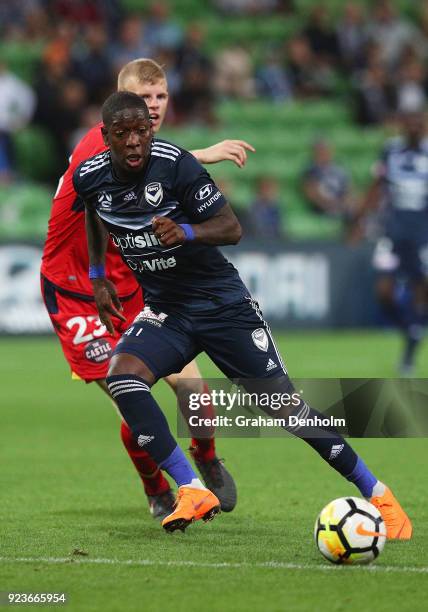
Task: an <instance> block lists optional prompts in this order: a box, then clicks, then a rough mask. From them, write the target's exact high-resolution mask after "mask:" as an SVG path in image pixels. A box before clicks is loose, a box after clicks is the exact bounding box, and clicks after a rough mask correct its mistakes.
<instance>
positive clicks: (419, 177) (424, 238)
mask: <svg viewBox="0 0 428 612" xmlns="http://www.w3.org/2000/svg"><path fill="white" fill-rule="evenodd" d="M401 124H402V131H403V135H402V137H401V138H397V139H394V140H392V141H390V142H389V143H387V145H386V146H385V148H384V151H383V153H382V156H381V159H380V160H379V163H378V164H377V168H376V176H375V179H374V181H373V183H372V185H371V186H370V188H369V190H368V192H367V195H366V198H365V200H364V201H363V204H362V207H361V210H360V213H359V215H358V219H359V220H361V219H362V218H363V217H364V216H365V215H366V213H367V212H368V211H369V210H370V209H373V208H375V207H379V206H380V205H381V204H382V203H384V210H383V212H382V217H383V236H382V237H381V238H380V239H379V241H378V243H377V245H376V249H375V253H374V256H373V263H374V267H375V269H376V271H377V281H376V292H377V296H378V299H379V302H380V304H381V306H382V308H383V310H384V312H385V314H386V315H387V316H388V318H389V319H390V320H391V321H393V322H394V324H395V325H397V327H399V329H400V330H401V332H402V334H403V336H404V340H405V345H404V351H403V354H402V358H401V363H400V372H401V374H402V375H404V376H409V375H411V374H412V372H413V369H414V363H415V354H416V350H417V348H418V346H419V344H420V342H421V339H422V337H423V334H424V329H425V325H426V321H427V313H428V282H427V281H428V140H427V138H426V117H425V114H424V113H423V112H420V111H418V112H410V113H406V114H403V115H402V117H401ZM403 281H405V283H406V284H407V288H408V291H409V295H410V303H407V304H405V303H404V304H403V300H401V301H400V300H399V298H398V286H399V283H402V282H403Z"/></svg>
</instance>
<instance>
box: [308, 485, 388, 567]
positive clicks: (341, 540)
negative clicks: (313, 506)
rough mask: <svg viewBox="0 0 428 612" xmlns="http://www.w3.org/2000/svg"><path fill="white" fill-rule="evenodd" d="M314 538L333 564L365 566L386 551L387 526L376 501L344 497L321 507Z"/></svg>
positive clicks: (323, 553)
mask: <svg viewBox="0 0 428 612" xmlns="http://www.w3.org/2000/svg"><path fill="white" fill-rule="evenodd" d="M314 537H315V542H316V544H317V546H318V549H319V551H320V553H321V554H322V555H323V556H324V557H325V558H326V559H328V560H329V561H331V562H332V563H336V564H337V565H340V564H342V563H346V564H359V565H361V564H364V563H370V562H371V561H374V559H376V557H377V556H378V555H379V553H381V552H382V550H383V547H384V546H385V541H386V527H385V523H384V522H383V518H382V516H381V514H380V512H379V511H378V509H377V508H375V507H374V506H373V504H370V503H369V502H368V501H366V500H365V499H361V498H360V497H341V498H339V499H334V500H333V501H332V502H330V503H329V504H327V506H326V507H325V508H323V510H321V512H320V514H319V516H318V518H317V520H316V523H315V531H314Z"/></svg>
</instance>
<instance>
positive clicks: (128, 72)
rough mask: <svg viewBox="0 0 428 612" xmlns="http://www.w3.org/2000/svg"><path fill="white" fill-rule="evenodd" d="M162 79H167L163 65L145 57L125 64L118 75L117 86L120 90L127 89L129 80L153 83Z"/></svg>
mask: <svg viewBox="0 0 428 612" xmlns="http://www.w3.org/2000/svg"><path fill="white" fill-rule="evenodd" d="M162 80H165V81H166V74H165V71H164V69H163V68H162V66H160V65H159V64H158V63H157V62H155V61H154V60H152V59H148V58H144V57H143V58H140V59H136V60H133V61H132V62H128V63H127V64H125V66H124V67H123V68H122V70H121V71H120V72H119V75H118V77H117V88H118V90H119V91H124V90H126V84H127V83H129V81H135V82H137V83H138V84H139V85H140V84H143V83H150V85H153V84H154V83H157V82H158V81H162Z"/></svg>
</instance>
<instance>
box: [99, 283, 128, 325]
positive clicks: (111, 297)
mask: <svg viewBox="0 0 428 612" xmlns="http://www.w3.org/2000/svg"><path fill="white" fill-rule="evenodd" d="M92 288H93V290H94V297H95V303H96V305H97V308H98V314H99V315H100V321H101V323H103V325H105V326H106V328H107V330H108V331H109V332H110V333H111V335H112V336H114V335H115V329H114V326H113V323H112V320H111V317H112V316H113V317H117V318H118V319H120V320H121V321H123V322H124V323H126V318H125V317H124V316H123V314H122V312H121V311H122V310H123V308H122V304H121V303H120V300H119V297H118V295H117V293H116V288H115V286H114V285H113V283H112V282H110V281H109V280H107V279H106V278H97V279H95V280H93V281H92Z"/></svg>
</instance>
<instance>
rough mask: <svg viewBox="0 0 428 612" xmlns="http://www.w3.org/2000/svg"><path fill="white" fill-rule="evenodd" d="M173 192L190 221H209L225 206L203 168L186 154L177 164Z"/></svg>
mask: <svg viewBox="0 0 428 612" xmlns="http://www.w3.org/2000/svg"><path fill="white" fill-rule="evenodd" d="M175 192H176V195H177V198H178V200H179V202H180V203H181V205H182V207H183V210H184V212H185V213H186V215H187V216H188V217H189V219H190V220H191V221H194V222H196V223H200V222H201V221H205V220H206V219H209V218H210V217H212V216H213V215H215V213H216V212H217V211H218V210H220V208H222V207H223V206H224V205H225V204H226V202H227V201H226V198H225V197H224V195H223V194H222V192H221V191H220V189H219V188H218V187H217V185H216V184H215V182H214V181H213V179H212V178H211V176H210V175H209V174H208V172H207V171H206V170H205V168H204V167H203V166H201V164H200V163H199V162H198V161H197V160H196V159H195V158H194V157H193V155H191V154H190V153H187V154H185V155H183V156H182V157H181V159H180V160H179V161H178V162H177V173H176V177H175Z"/></svg>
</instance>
